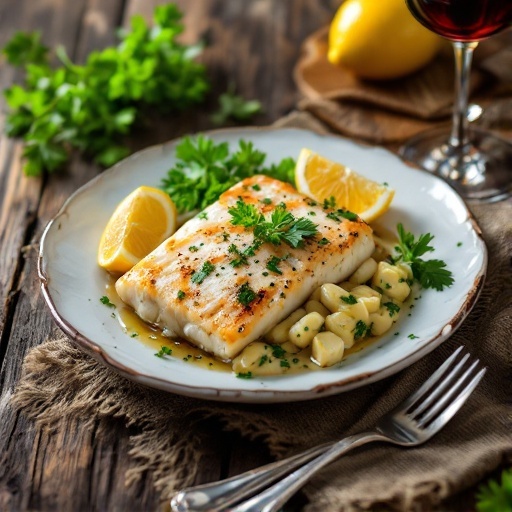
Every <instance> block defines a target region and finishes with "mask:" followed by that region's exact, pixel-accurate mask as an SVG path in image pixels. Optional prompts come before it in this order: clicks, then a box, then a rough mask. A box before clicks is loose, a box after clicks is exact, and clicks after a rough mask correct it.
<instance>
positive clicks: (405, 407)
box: [397, 345, 464, 411]
mask: <svg viewBox="0 0 512 512" xmlns="http://www.w3.org/2000/svg"><path fill="white" fill-rule="evenodd" d="M463 348H464V346H463V345H461V346H460V347H459V348H458V349H457V350H456V351H455V352H454V353H453V354H452V355H451V356H450V357H449V358H448V359H447V360H446V361H445V362H444V363H443V364H442V365H441V366H440V367H439V368H438V369H437V370H436V371H435V372H434V373H433V374H432V376H431V377H430V378H429V379H428V380H427V381H425V382H424V383H423V384H422V385H421V386H420V387H419V388H418V389H417V390H416V391H415V392H414V393H413V394H412V395H411V396H410V397H409V398H406V399H405V401H404V402H403V403H402V404H400V405H399V406H398V407H397V410H402V411H406V410H408V409H410V408H411V406H413V405H414V404H415V403H416V402H417V401H418V400H419V399H420V398H421V397H422V396H423V395H424V394H425V393H426V392H427V391H429V390H430V389H431V388H432V386H434V385H435V384H436V382H437V381H438V380H439V379H440V378H441V377H442V376H443V375H444V373H445V371H446V369H447V368H448V367H449V366H450V365H451V364H452V363H453V361H454V360H455V358H456V357H457V356H458V355H459V354H460V351H461V350H462V349H463Z"/></svg>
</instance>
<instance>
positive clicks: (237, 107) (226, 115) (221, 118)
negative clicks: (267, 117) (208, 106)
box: [211, 90, 262, 125]
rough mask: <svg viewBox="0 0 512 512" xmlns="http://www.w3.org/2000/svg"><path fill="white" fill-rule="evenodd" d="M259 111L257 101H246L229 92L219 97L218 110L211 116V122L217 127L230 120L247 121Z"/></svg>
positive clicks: (259, 107) (259, 106) (260, 108)
mask: <svg viewBox="0 0 512 512" xmlns="http://www.w3.org/2000/svg"><path fill="white" fill-rule="evenodd" d="M261 111H262V107H261V103H260V102H259V101H258V100H246V99H245V98H243V97H242V96H239V95H237V94H235V93H234V92H233V91H232V90H229V91H227V92H225V93H224V94H221V95H220V96H219V109H218V110H217V112H215V113H214V114H213V115H212V116H211V120H212V122H213V123H214V124H217V125H221V124H224V123H226V121H229V120H230V119H233V120H235V121H248V120H250V119H251V118H252V117H253V116H255V115H256V114H259V113H260V112H261Z"/></svg>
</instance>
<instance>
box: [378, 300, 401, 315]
mask: <svg viewBox="0 0 512 512" xmlns="http://www.w3.org/2000/svg"><path fill="white" fill-rule="evenodd" d="M382 305H383V306H384V307H385V308H386V309H387V310H388V312H389V316H390V317H393V316H395V314H397V313H399V312H400V306H398V305H397V304H395V303H394V302H384V304H382Z"/></svg>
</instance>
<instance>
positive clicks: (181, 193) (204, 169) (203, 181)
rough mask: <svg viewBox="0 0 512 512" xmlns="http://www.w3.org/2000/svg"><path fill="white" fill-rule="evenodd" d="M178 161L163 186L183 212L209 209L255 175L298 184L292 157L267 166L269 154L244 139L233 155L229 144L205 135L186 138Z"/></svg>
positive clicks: (170, 170)
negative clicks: (227, 191) (239, 183)
mask: <svg viewBox="0 0 512 512" xmlns="http://www.w3.org/2000/svg"><path fill="white" fill-rule="evenodd" d="M176 159H177V161H176V164H175V165H174V167H172V168H171V169H169V171H168V172H167V175H166V176H165V178H164V179H163V180H162V184H161V186H162V189H163V190H165V191H166V192H167V193H168V194H169V195H170V196H171V198H172V200H173V201H174V203H175V204H176V207H177V209H178V211H179V212H180V213H184V212H189V211H192V210H202V209H203V208H206V207H207V206H208V205H210V204H212V203H214V202H215V201H216V200H217V199H218V198H219V196H220V195H221V194H222V193H223V192H225V191H226V190H227V189H228V188H230V187H232V186H233V185H235V184H236V183H238V182H239V181H241V180H243V179H245V178H249V177H251V176H254V175H255V174H265V175H267V176H271V177H273V178H276V179H278V180H281V181H286V182H288V183H293V182H294V175H293V174H294V169H295V161H294V160H293V159H292V158H285V159H283V160H281V162H279V163H278V164H272V165H270V166H265V165H264V164H265V159H266V155H265V153H262V152H261V151H258V150H257V149H256V148H255V147H254V145H253V143H252V142H247V141H245V140H243V139H241V140H240V141H239V142H238V148H236V150H235V151H233V152H230V148H229V144H228V143H227V142H220V143H218V144H217V143H215V142H214V141H213V140H212V139H210V138H208V137H205V136H203V135H198V136H197V137H195V138H191V137H185V138H184V139H183V140H182V141H181V142H180V143H179V144H178V145H177V146H176Z"/></svg>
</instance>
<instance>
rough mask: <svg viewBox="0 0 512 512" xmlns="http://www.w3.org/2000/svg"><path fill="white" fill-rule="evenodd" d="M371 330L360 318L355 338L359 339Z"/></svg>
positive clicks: (355, 330)
mask: <svg viewBox="0 0 512 512" xmlns="http://www.w3.org/2000/svg"><path fill="white" fill-rule="evenodd" d="M368 331H369V328H368V326H367V325H366V323H365V322H363V321H362V320H358V321H357V323H356V327H355V329H354V339H356V340H358V339H360V338H364V337H365V336H366V333H367V332H368Z"/></svg>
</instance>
